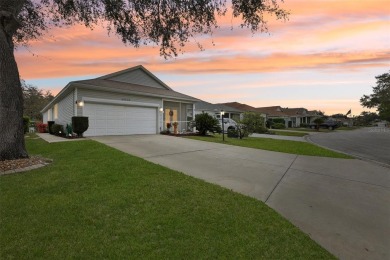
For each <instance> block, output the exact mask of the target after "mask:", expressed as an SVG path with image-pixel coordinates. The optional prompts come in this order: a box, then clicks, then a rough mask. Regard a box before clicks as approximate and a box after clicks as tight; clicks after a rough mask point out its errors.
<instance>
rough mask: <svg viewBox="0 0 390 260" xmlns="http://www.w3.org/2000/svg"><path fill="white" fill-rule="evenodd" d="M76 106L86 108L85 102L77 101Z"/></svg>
mask: <svg viewBox="0 0 390 260" xmlns="http://www.w3.org/2000/svg"><path fill="white" fill-rule="evenodd" d="M76 105H78V106H80V107H83V106H84V101H82V100H80V101H77V100H76Z"/></svg>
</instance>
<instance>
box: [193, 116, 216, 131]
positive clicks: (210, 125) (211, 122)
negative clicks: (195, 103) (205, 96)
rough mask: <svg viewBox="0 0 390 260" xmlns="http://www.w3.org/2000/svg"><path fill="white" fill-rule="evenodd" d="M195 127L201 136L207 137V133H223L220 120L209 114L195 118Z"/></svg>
mask: <svg viewBox="0 0 390 260" xmlns="http://www.w3.org/2000/svg"><path fill="white" fill-rule="evenodd" d="M195 127H196V130H197V131H198V132H199V134H200V135H206V134H207V132H212V133H214V132H221V125H220V123H219V120H218V119H216V118H215V117H212V116H211V115H209V114H207V113H202V114H198V115H196V116H195Z"/></svg>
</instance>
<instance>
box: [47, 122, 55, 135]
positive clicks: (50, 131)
mask: <svg viewBox="0 0 390 260" xmlns="http://www.w3.org/2000/svg"><path fill="white" fill-rule="evenodd" d="M47 125H48V127H47V128H48V130H49V134H51V135H52V134H53V130H52V128H51V127H52V126H53V125H54V121H47Z"/></svg>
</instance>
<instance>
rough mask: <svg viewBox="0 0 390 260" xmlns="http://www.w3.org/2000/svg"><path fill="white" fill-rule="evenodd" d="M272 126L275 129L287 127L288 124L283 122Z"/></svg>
mask: <svg viewBox="0 0 390 260" xmlns="http://www.w3.org/2000/svg"><path fill="white" fill-rule="evenodd" d="M272 128H274V129H285V128H286V125H285V124H281V123H275V124H273V125H272Z"/></svg>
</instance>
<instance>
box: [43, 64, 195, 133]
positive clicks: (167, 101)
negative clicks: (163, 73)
mask: <svg viewBox="0 0 390 260" xmlns="http://www.w3.org/2000/svg"><path fill="white" fill-rule="evenodd" d="M198 101H199V99H196V98H194V97H191V96H188V95H184V94H182V93H179V92H176V91H174V90H172V89H171V88H170V87H169V86H167V85H166V84H165V83H164V82H162V81H161V80H160V79H158V78H157V77H156V76H155V75H153V74H152V73H151V72H149V71H148V70H147V69H145V68H144V67H143V66H141V65H140V66H136V67H132V68H129V69H125V70H121V71H118V72H115V73H111V74H108V75H105V76H102V77H98V78H95V79H89V80H80V81H73V82H70V83H68V84H67V85H66V86H65V87H64V88H63V89H62V90H61V91H60V92H59V93H58V94H57V95H56V97H55V98H54V99H53V100H52V101H51V102H50V103H49V104H48V105H47V106H46V107H45V108H43V109H42V111H41V112H42V114H43V121H44V123H46V122H47V121H55V123H56V124H61V125H64V126H66V124H70V123H71V121H72V116H87V117H88V118H89V128H88V130H87V131H86V132H85V133H84V135H85V136H101V135H128V134H156V133H159V132H160V131H162V130H165V129H166V125H167V123H173V122H178V123H179V126H178V130H179V131H187V130H190V129H189V122H190V121H191V120H193V118H194V103H195V102H198Z"/></svg>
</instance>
